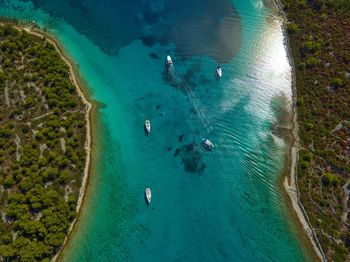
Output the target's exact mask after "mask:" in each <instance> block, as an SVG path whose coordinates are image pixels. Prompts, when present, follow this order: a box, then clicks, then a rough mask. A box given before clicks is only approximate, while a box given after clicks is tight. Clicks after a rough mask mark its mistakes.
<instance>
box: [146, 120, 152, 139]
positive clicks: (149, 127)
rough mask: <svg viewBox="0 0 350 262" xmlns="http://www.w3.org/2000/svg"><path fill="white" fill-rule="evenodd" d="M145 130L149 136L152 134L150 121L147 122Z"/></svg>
mask: <svg viewBox="0 0 350 262" xmlns="http://www.w3.org/2000/svg"><path fill="white" fill-rule="evenodd" d="M145 130H146V132H147V135H148V134H149V133H150V132H151V121H149V120H146V121H145Z"/></svg>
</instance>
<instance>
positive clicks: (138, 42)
mask: <svg viewBox="0 0 350 262" xmlns="http://www.w3.org/2000/svg"><path fill="white" fill-rule="evenodd" d="M188 2H191V3H188ZM150 3H151V4H150ZM0 15H1V16H2V17H6V18H15V19H18V20H21V21H32V20H35V21H36V22H37V23H38V24H39V25H40V27H41V28H44V29H46V30H47V31H49V32H50V33H52V34H53V35H54V36H56V37H57V39H58V40H59V41H60V42H61V43H62V45H63V46H64V48H65V49H66V51H67V53H68V54H69V55H70V56H71V57H72V59H73V60H74V61H75V62H76V63H77V65H78V67H79V71H80V73H81V76H82V77H83V78H84V79H85V80H86V82H87V84H88V87H89V88H90V91H91V93H92V97H93V99H95V100H96V101H98V102H99V103H101V104H102V105H103V107H101V108H99V111H98V112H97V116H98V118H99V124H100V125H101V126H100V127H98V128H95V129H94V130H98V131H99V132H98V133H96V134H94V135H95V136H96V139H98V141H99V143H98V147H95V149H94V150H95V151H94V154H93V161H94V165H93V169H92V172H91V174H90V184H89V189H88V194H87V198H86V200H85V203H84V206H83V211H82V214H81V216H80V218H79V222H78V224H77V227H76V230H75V231H74V234H73V236H72V238H71V240H70V241H69V244H68V246H67V247H66V249H65V251H64V252H63V255H62V257H61V259H62V260H63V261H124V260H126V261H141V260H142V261H169V260H170V261H201V260H202V261H244V260H245V261H270V260H272V261H304V260H305V257H304V255H303V253H302V251H301V247H300V244H299V242H298V240H297V239H296V236H295V234H294V232H293V230H292V228H291V225H290V222H288V217H287V213H288V212H287V209H286V207H285V205H284V203H283V200H282V196H281V192H280V189H279V187H278V179H279V176H280V173H281V170H282V168H283V165H284V156H285V153H286V146H285V143H284V141H283V139H282V138H281V137H279V136H278V135H276V134H275V133H274V132H273V131H272V129H273V127H274V126H276V125H278V124H280V122H279V121H280V120H279V118H278V112H276V108H281V107H282V108H287V109H288V108H289V107H290V101H291V99H292V92H291V68H290V65H289V63H288V59H287V56H286V50H285V47H284V44H283V40H284V39H283V38H284V37H283V33H282V28H281V21H279V20H278V19H277V18H274V17H273V14H272V12H271V10H270V9H269V7H267V6H265V5H264V3H263V2H261V1H255V0H249V1H248V0H247V1H238V0H234V1H231V2H230V1H224V0H222V1H221V0H220V1H209V0H207V1H204V0H203V1H184V0H183V1H170V0H169V1H161V0H157V1H151V2H150V1H137V0H135V1H97V0H89V1H88V0H86V1H73V0H71V1H54V0H49V1H33V2H32V1H20V0H14V1H2V2H1V3H0ZM167 54H170V55H171V56H172V58H173V61H174V68H173V74H172V76H171V78H170V79H169V77H168V75H167V74H166V73H165V71H164V61H165V56H166V55H167ZM219 63H220V64H221V63H222V67H223V77H222V78H221V79H220V80H219V81H217V79H215V76H214V71H215V67H216V66H217V65H218V64H219ZM282 98H283V99H282ZM281 101H282V102H281ZM285 101H287V102H285ZM288 101H289V102H288ZM276 104H278V105H279V106H277V107H276ZM278 110H279V109H278ZM145 119H150V120H151V122H152V133H151V135H150V136H149V137H146V136H145V134H144V132H143V123H144V120H145ZM203 137H207V138H209V139H210V140H211V141H212V142H213V143H214V144H215V148H214V149H213V150H212V151H206V150H204V149H203V147H202V146H201V139H202V138H203ZM146 187H150V188H151V189H152V203H151V205H150V207H148V208H147V206H146V205H145V200H144V190H145V188H146Z"/></svg>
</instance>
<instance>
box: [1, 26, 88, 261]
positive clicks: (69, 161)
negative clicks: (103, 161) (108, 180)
mask: <svg viewBox="0 0 350 262" xmlns="http://www.w3.org/2000/svg"><path fill="white" fill-rule="evenodd" d="M0 100H1V105H2V106H1V107H0V215H1V219H0V260H5V261H12V260H14V261H18V260H20V261H49V260H51V259H52V258H53V257H54V256H55V255H56V254H57V253H58V252H59V250H60V248H61V247H62V245H63V243H64V241H65V239H66V237H67V234H68V232H69V229H70V228H71V227H72V224H73V222H74V221H75V218H76V216H77V211H78V210H79V207H80V201H81V199H82V196H83V194H84V190H83V189H84V188H85V184H86V181H87V174H88V171H89V164H90V140H91V138H90V121H89V114H90V110H91V104H90V103H89V102H88V101H87V100H86V98H85V97H84V95H83V93H82V90H81V89H80V87H79V85H78V83H77V79H76V78H75V75H74V72H73V68H72V66H71V64H69V61H68V60H67V59H66V58H65V57H64V56H63V55H62V53H60V52H59V50H58V47H57V45H55V44H54V43H53V42H52V41H51V40H47V39H46V37H45V36H44V35H41V34H40V33H38V32H35V33H28V32H26V31H25V30H22V29H21V28H17V27H14V26H12V25H9V24H2V25H0Z"/></svg>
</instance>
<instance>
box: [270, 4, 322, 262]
mask: <svg viewBox="0 0 350 262" xmlns="http://www.w3.org/2000/svg"><path fill="white" fill-rule="evenodd" d="M273 2H274V3H275V5H276V7H277V10H278V12H279V15H280V16H281V17H282V21H283V26H282V30H283V34H284V39H285V47H286V51H287V58H288V61H289V64H290V65H291V69H292V119H291V120H292V121H291V124H292V128H291V131H292V138H291V141H290V148H289V152H288V154H289V158H288V159H287V160H288V162H289V163H286V165H287V166H289V167H290V171H289V172H288V174H286V176H285V177H282V180H283V181H282V184H283V188H284V190H285V192H286V193H287V195H288V197H289V199H290V203H291V204H292V207H293V211H294V213H295V215H296V217H297V218H298V220H299V223H300V226H301V227H302V229H303V231H304V233H305V234H306V235H307V237H308V239H309V240H310V243H311V245H312V247H313V249H314V250H313V251H314V253H315V254H316V255H317V257H318V259H319V260H321V261H327V260H326V258H325V255H324V252H323V250H322V247H321V245H320V243H319V241H318V239H317V236H316V234H315V233H314V229H313V228H312V226H311V224H310V221H309V218H308V216H307V213H306V211H305V209H304V206H303V205H302V203H301V201H300V194H299V187H298V172H297V170H298V158H299V149H300V139H299V135H298V112H297V107H296V101H297V89H296V88H297V87H296V77H295V70H294V60H293V56H292V50H291V47H290V43H289V36H288V33H287V22H288V20H287V17H286V14H285V13H284V11H283V5H282V3H281V1H280V0H274V1H273Z"/></svg>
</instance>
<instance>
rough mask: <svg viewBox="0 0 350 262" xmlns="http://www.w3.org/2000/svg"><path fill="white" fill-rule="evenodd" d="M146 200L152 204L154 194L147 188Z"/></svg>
mask: <svg viewBox="0 0 350 262" xmlns="http://www.w3.org/2000/svg"><path fill="white" fill-rule="evenodd" d="M146 199H147V202H148V204H151V199H152V192H151V189H150V188H149V187H147V188H146Z"/></svg>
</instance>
